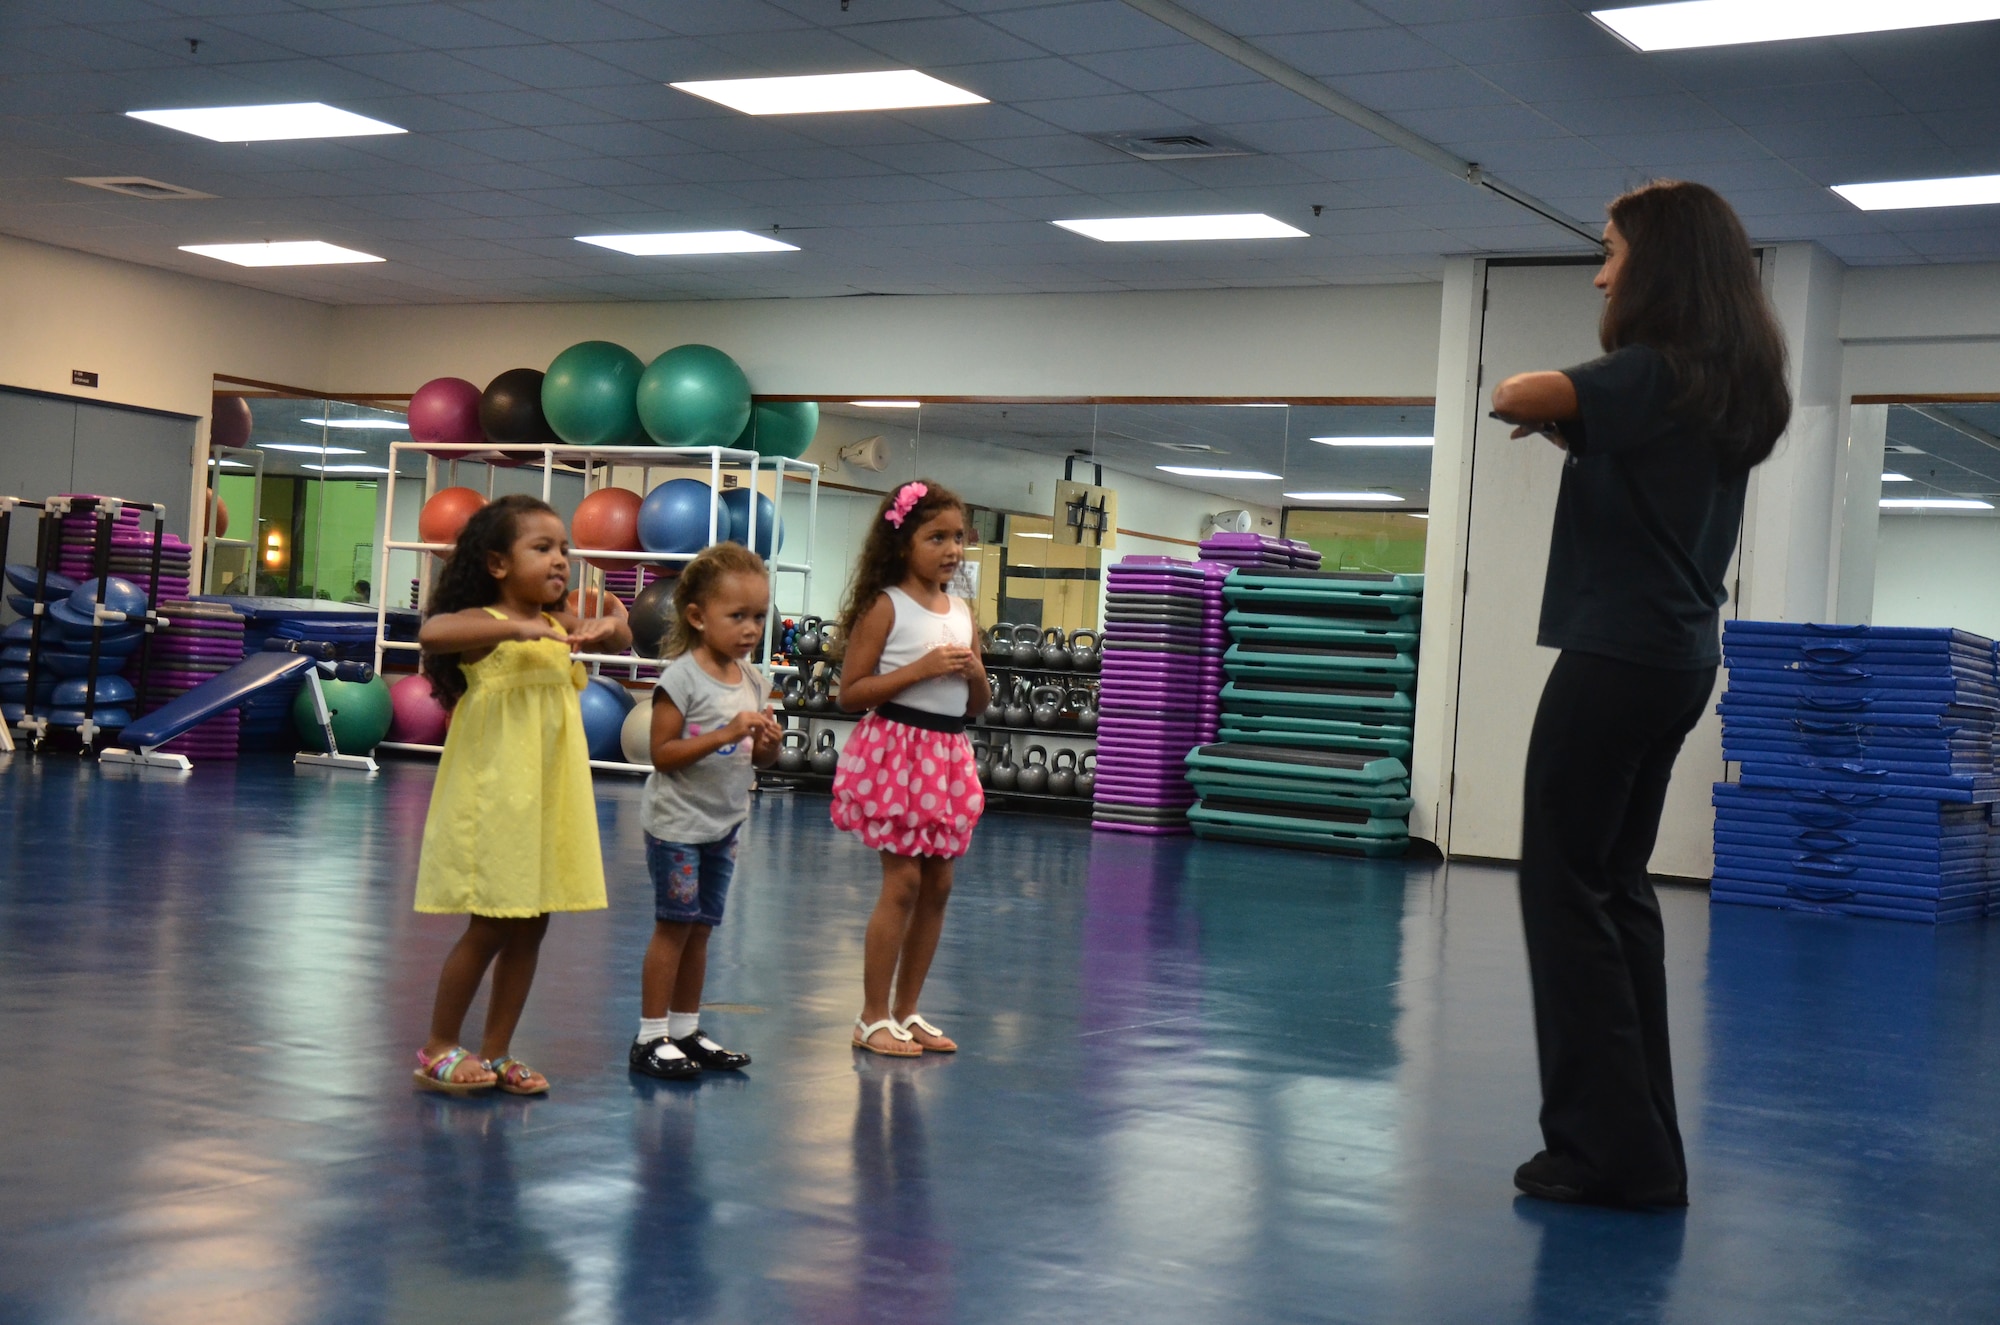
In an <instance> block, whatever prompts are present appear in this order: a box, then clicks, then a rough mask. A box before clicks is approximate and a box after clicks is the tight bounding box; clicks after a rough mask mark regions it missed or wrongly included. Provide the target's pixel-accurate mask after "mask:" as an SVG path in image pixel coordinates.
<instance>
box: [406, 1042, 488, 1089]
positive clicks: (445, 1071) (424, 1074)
mask: <svg viewBox="0 0 2000 1325" xmlns="http://www.w3.org/2000/svg"><path fill="white" fill-rule="evenodd" d="M471 1057H472V1051H471V1050H470V1049H466V1048H462V1047H461V1048H455V1049H447V1050H445V1051H444V1052H443V1053H441V1054H439V1055H438V1056H437V1057H436V1058H426V1057H424V1051H423V1050H421V1049H419V1050H417V1084H418V1085H419V1086H421V1087H423V1088H424V1089H425V1090H434V1091H437V1092H438V1093H439V1094H441V1095H477V1094H479V1093H480V1092H482V1091H488V1090H492V1089H493V1088H494V1087H495V1086H497V1085H499V1084H500V1083H499V1082H498V1081H454V1080H452V1077H451V1074H452V1073H453V1072H456V1071H457V1070H458V1065H459V1064H460V1063H463V1062H464V1061H465V1060H466V1059H468V1058H471ZM475 1061H476V1060H475Z"/></svg>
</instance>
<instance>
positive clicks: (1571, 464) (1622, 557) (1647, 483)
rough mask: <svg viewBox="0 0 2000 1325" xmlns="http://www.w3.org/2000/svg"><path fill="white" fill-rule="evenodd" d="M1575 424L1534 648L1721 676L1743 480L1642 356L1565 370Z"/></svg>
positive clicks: (1650, 355)
mask: <svg viewBox="0 0 2000 1325" xmlns="http://www.w3.org/2000/svg"><path fill="white" fill-rule="evenodd" d="M1564 376H1566V377H1568V378H1569V380H1570V381H1571V382H1572V383H1573V384H1575V386H1576V399H1577V405H1578V407H1579V409H1580V417H1579V418H1578V419H1576V420H1575V421H1574V422H1570V423H1565V424H1563V425H1562V435H1563V438H1564V440H1565V441H1566V442H1568V444H1569V459H1568V461H1567V463H1565V465H1564V466H1563V477H1562V491H1561V493H1560V494H1559V495H1558V496H1557V498H1556V522H1555V532H1554V535H1553V537H1552V538H1551V539H1550V541H1549V570H1548V577H1547V579H1546V580H1545V581H1544V582H1543V585H1542V621H1541V633H1540V635H1539V637H1538V642H1539V643H1541V644H1544V645H1546V646H1548V647H1550V648H1556V649H1575V650H1576V651H1578V652H1580V653H1594V654H1599V655H1602V656H1603V657H1606V658H1616V659H1618V660H1620V661H1622V662H1630V663H1639V664H1641V665H1642V666H1647V667H1669V668H1696V667H1713V666H1714V665H1716V664H1717V663H1718V662H1720V661H1721V660H1722V650H1721V645H1720V641H1719V640H1718V638H1717V632H1716V623H1717V618H1718V616H1719V609H1720V608H1721V607H1722V605H1723V603H1725V602H1727V601H1728V600H1729V594H1728V592H1727V590H1725V589H1724V588H1723V575H1724V573H1725V572H1726V571H1727V570H1728V568H1729V557H1730V553H1731V552H1733V551H1734V550H1735V548H1736V534H1737V529H1738V527H1739V526H1740V525H1741V524H1742V520H1743V493H1744V489H1745V487H1746V486H1747V484H1748V482H1749V475H1748V474H1747V473H1746V472H1741V471H1739V472H1735V473H1730V472H1728V471H1727V470H1725V468H1724V467H1723V465H1722V462H1721V459H1720V457H1719V456H1718V455H1717V453H1716V448H1715V446H1714V444H1713V442H1712V441H1711V440H1710V439H1709V438H1708V437H1706V436H1704V435H1703V434H1702V433H1701V432H1699V431H1697V430H1695V429H1692V428H1689V427H1687V426H1686V425H1685V424H1683V423H1681V422H1680V421H1679V420H1677V419H1676V418H1674V417H1673V415H1672V414H1670V413H1669V411H1668V407H1669V406H1670V404H1671V403H1672V401H1673V399H1674V396H1675V394H1676V393H1675V387H1674V382H1673V375H1672V373H1671V372H1670V371H1669V369H1668V368H1667V364H1666V360H1664V359H1662V358H1661V357H1660V355H1659V353H1658V352H1657V351H1655V350H1653V349H1651V348H1649V347H1647V346H1644V345H1628V346H1626V347H1625V348H1624V349H1621V350H1618V351H1616V352H1615V353H1612V354H1607V355H1606V356H1604V357H1603V358H1602V359H1595V360H1592V361H1591V362H1590V363H1586V364H1581V365H1579V366H1578V367H1575V368H1568V369H1565V370H1564Z"/></svg>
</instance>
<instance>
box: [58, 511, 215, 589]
mask: <svg viewBox="0 0 2000 1325" xmlns="http://www.w3.org/2000/svg"><path fill="white" fill-rule="evenodd" d="M69 495H70V496H72V497H76V496H82V495H85V494H81V493H71V494H69ZM142 514H143V513H142V512H141V511H140V510H139V509H138V508H137V507H132V506H128V507H125V508H124V509H123V510H121V511H119V512H118V514H117V515H116V516H114V517H113V518H112V521H111V563H110V569H111V573H112V574H113V575H116V576H119V577H120V578H122V579H127V580H130V581H132V583H134V584H136V585H138V586H139V588H140V589H141V590H142V591H144V592H145V593H146V596H147V597H148V598H151V599H153V600H155V601H160V600H163V599H168V598H185V597H186V596H187V593H188V589H189V588H190V584H189V579H188V575H189V569H190V567H191V565H192V556H193V549H192V548H190V547H189V546H188V545H187V544H186V543H185V542H183V541H182V540H181V539H180V538H178V537H176V536H175V535H173V534H167V535H165V537H164V540H163V541H162V542H161V544H160V582H159V584H158V585H157V586H154V585H152V584H150V579H151V576H152V573H153V532H152V522H151V520H150V518H146V519H142ZM97 524H98V521H97V516H96V514H95V513H94V512H71V513H70V514H68V515H65V516H63V517H62V519H61V521H60V522H59V523H58V525H57V530H56V569H57V570H59V571H61V572H62V573H63V574H64V575H67V576H69V577H70V578H71V579H75V580H87V579H91V578H92V577H94V576H95V575H96V574H97V566H96V560H95V559H96V555H97ZM156 589H157V592H156V591H155V590H156Z"/></svg>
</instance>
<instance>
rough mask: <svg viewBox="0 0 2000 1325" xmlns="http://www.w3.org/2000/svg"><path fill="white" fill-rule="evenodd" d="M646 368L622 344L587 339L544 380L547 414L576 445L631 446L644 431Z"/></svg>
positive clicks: (560, 357)
mask: <svg viewBox="0 0 2000 1325" xmlns="http://www.w3.org/2000/svg"><path fill="white" fill-rule="evenodd" d="M645 371H646V366H645V365H644V364H642V363H640V362H639V356H638V355H636V354H634V353H632V351H630V350H628V349H626V348H625V347H624V346H623V345H613V344H612V343H611V342H610V341H608V340H586V341H582V342H579V343H578V344H575V345H572V346H570V347H569V348H568V349H566V350H564V351H563V352H562V353H561V354H558V355H557V356H556V360H555V362H554V363H552V364H550V365H549V371H548V373H547V375H546V376H544V377H543V378H542V413H543V414H544V415H545V416H547V418H548V421H549V426H550V427H551V428H554V429H555V431H556V436H558V437H560V438H562V439H563V440H564V441H565V442H568V443H569V444H570V445H571V446H630V445H631V444H632V443H634V442H636V441H638V440H639V439H640V437H641V436H642V435H643V434H642V432H641V430H640V428H639V404H638V391H639V378H640V376H641V374H643V373H644V372H645Z"/></svg>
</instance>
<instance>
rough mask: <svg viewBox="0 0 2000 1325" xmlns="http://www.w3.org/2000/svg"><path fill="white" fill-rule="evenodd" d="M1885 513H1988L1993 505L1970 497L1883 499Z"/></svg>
mask: <svg viewBox="0 0 2000 1325" xmlns="http://www.w3.org/2000/svg"><path fill="white" fill-rule="evenodd" d="M1882 509H1883V510H1885V511H1990V510H1992V509H1993V503H1992V502H1990V501H1979V500H1978V499H1976V498H1972V497H1884V498H1883V499H1882Z"/></svg>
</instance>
